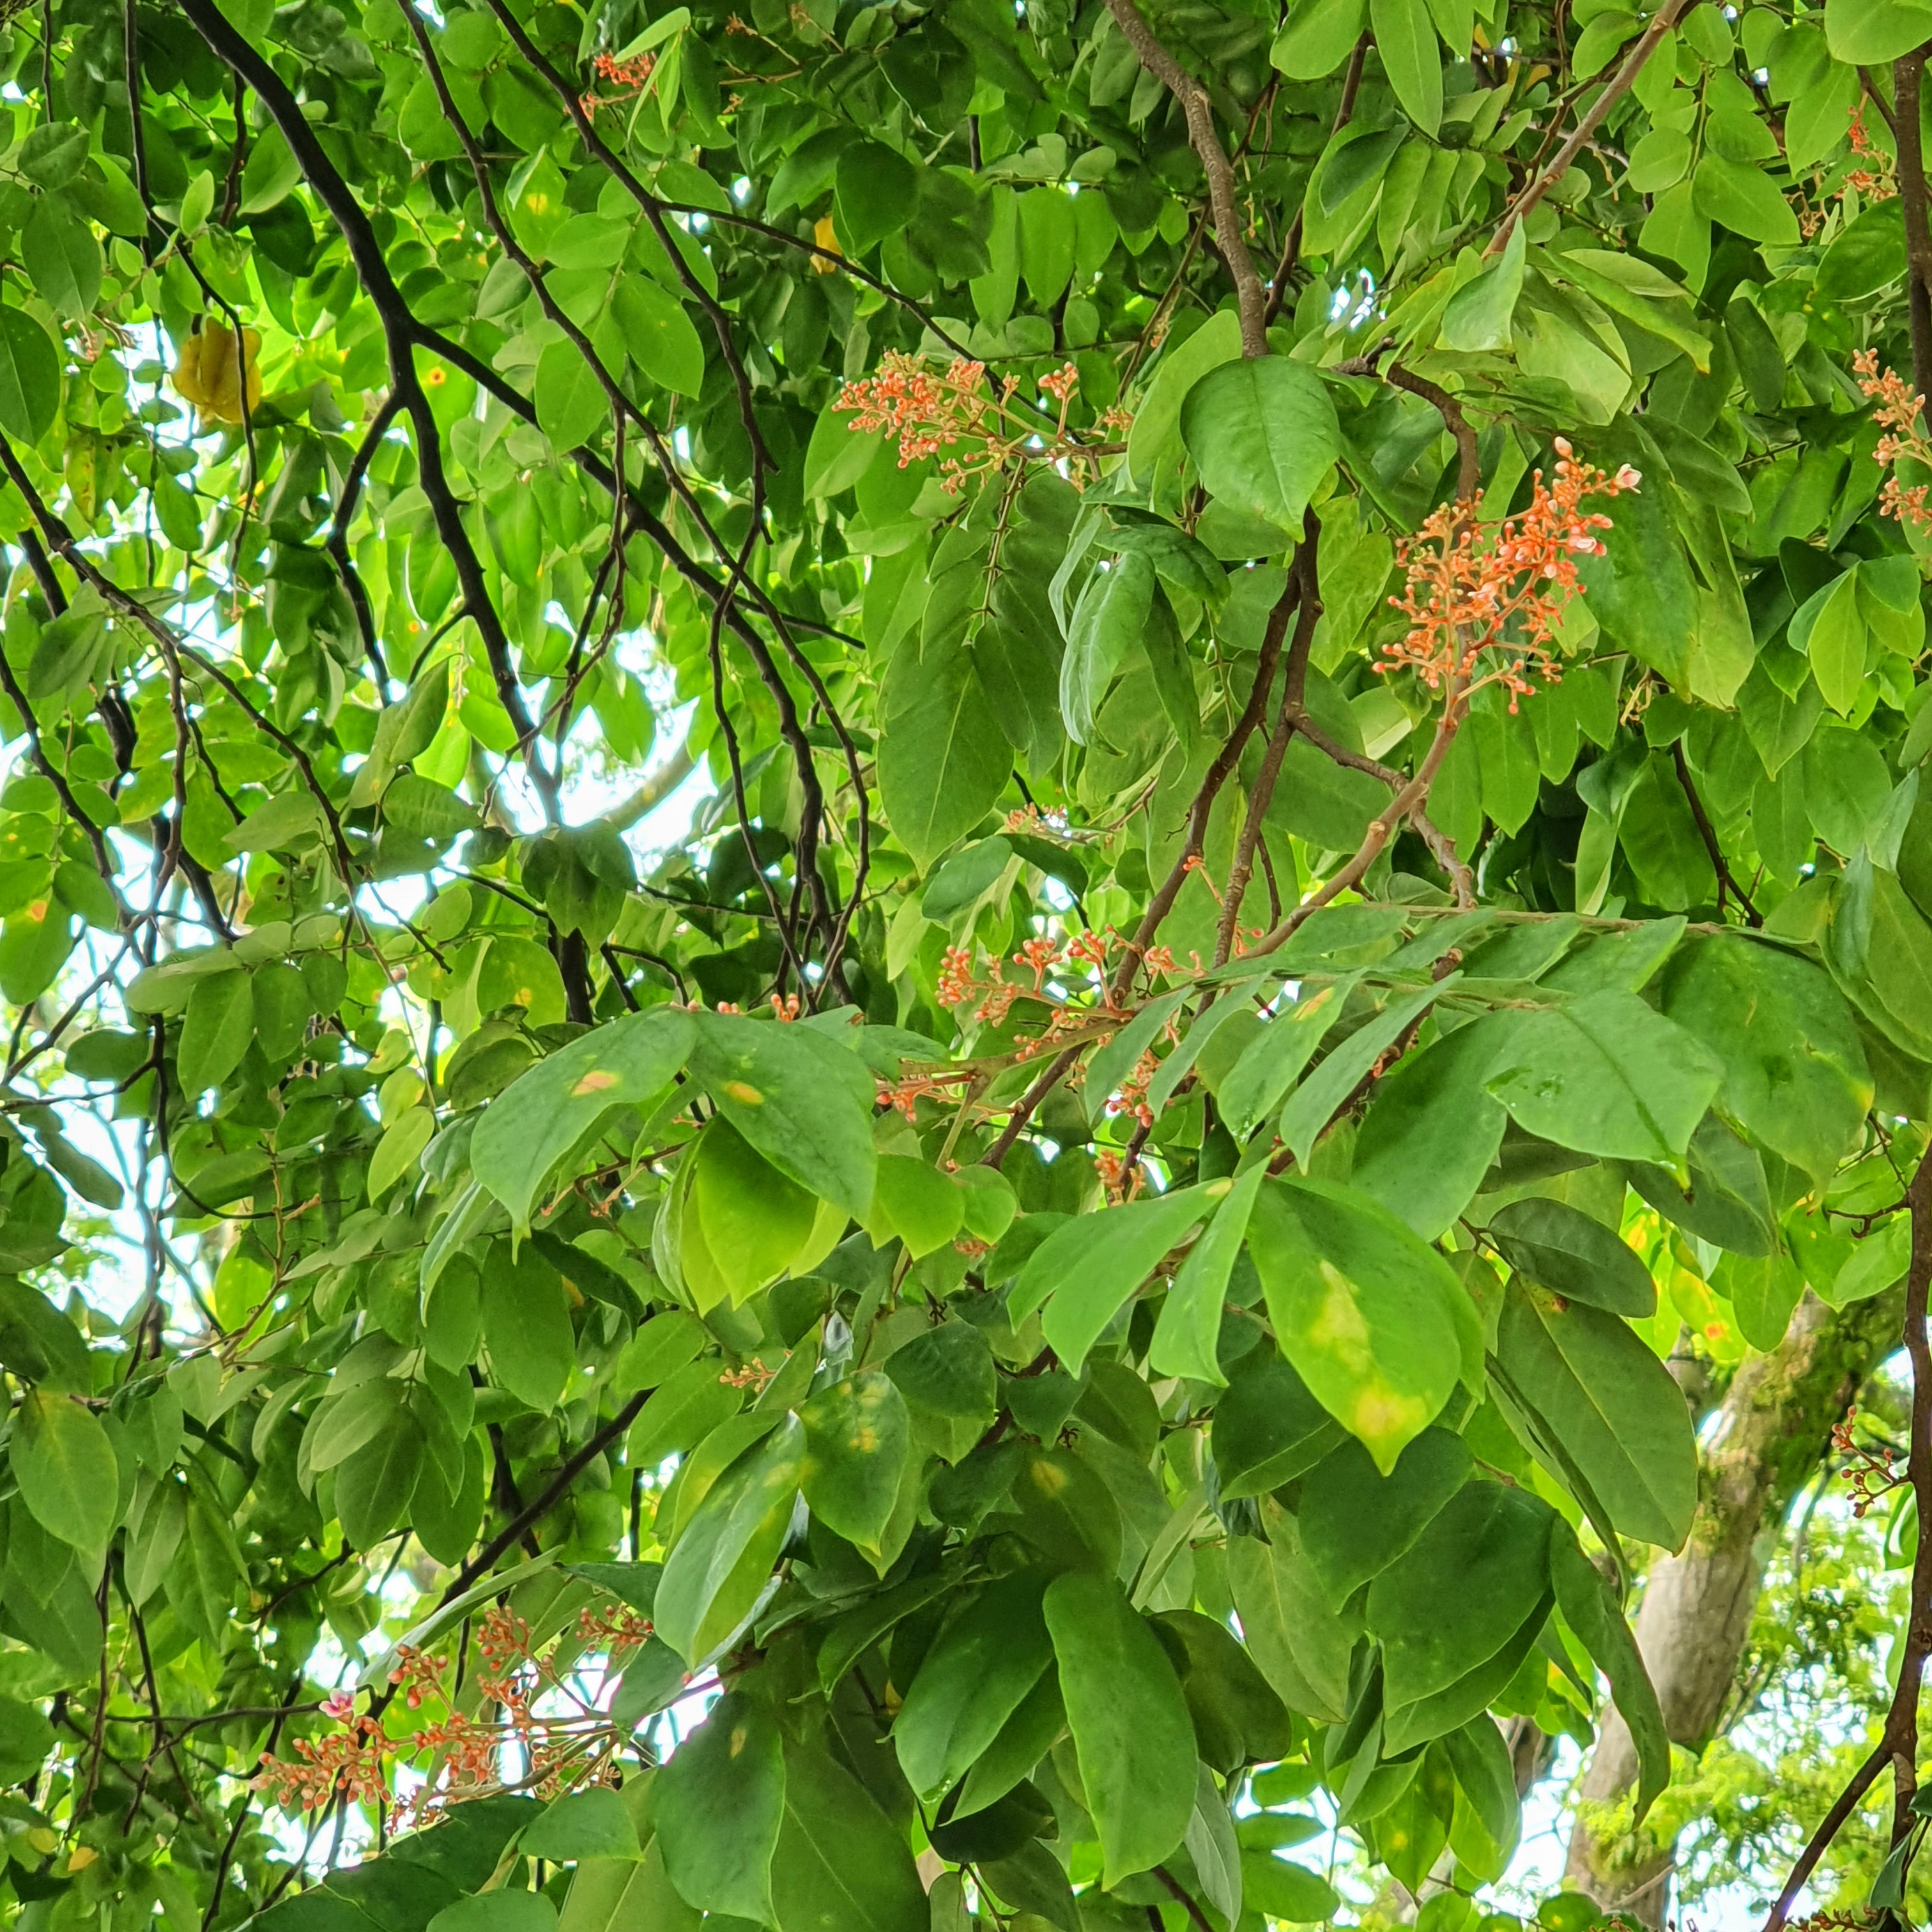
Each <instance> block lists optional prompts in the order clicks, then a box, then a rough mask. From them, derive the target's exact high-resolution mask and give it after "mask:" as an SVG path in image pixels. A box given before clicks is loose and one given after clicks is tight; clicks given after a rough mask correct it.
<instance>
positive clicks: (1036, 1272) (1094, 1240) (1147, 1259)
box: [1007, 1184, 1226, 1375]
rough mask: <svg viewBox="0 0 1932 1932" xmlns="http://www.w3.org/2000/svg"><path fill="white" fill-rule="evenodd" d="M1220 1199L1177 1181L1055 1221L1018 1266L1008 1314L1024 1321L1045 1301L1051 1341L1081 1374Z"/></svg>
mask: <svg viewBox="0 0 1932 1932" xmlns="http://www.w3.org/2000/svg"><path fill="white" fill-rule="evenodd" d="M1221 1189H1222V1192H1223V1193H1225V1192H1226V1184H1221ZM1216 1198H1217V1196H1216V1195H1215V1193H1214V1192H1212V1191H1211V1188H1193V1187H1190V1188H1179V1189H1177V1190H1175V1192H1174V1193H1172V1194H1163V1195H1159V1196H1155V1197H1154V1198H1152V1199H1148V1200H1143V1201H1131V1202H1128V1203H1127V1205H1125V1206H1124V1207H1119V1208H1103V1209H1102V1210H1101V1211H1100V1213H1098V1214H1092V1215H1082V1216H1079V1217H1077V1218H1076V1219H1075V1220H1072V1221H1070V1222H1069V1223H1067V1225H1066V1226H1064V1227H1062V1228H1056V1229H1055V1230H1054V1231H1053V1232H1052V1234H1050V1235H1048V1237H1047V1238H1046V1240H1045V1241H1043V1242H1041V1244H1040V1246H1039V1247H1037V1248H1036V1249H1034V1251H1033V1253H1031V1255H1030V1256H1028V1258H1027V1262H1026V1265H1025V1267H1024V1268H1022V1269H1021V1270H1020V1274H1019V1280H1017V1281H1016V1283H1014V1284H1013V1290H1012V1292H1011V1294H1010V1295H1009V1296H1008V1298H1007V1312H1008V1315H1009V1317H1010V1319H1011V1320H1013V1322H1016V1323H1017V1322H1023V1321H1025V1319H1026V1318H1027V1316H1029V1315H1031V1314H1032V1313H1034V1310H1037V1309H1040V1308H1042V1307H1044V1310H1045V1313H1043V1315H1042V1316H1041V1319H1040V1327H1041V1328H1042V1331H1043V1332H1044V1334H1046V1339H1047V1341H1048V1343H1049V1344H1050V1345H1051V1346H1052V1349H1053V1350H1054V1352H1055V1354H1056V1355H1058V1357H1059V1358H1060V1361H1061V1366H1062V1367H1064V1368H1066V1369H1067V1370H1068V1371H1069V1373H1072V1374H1075V1375H1077V1374H1079V1372H1080V1366H1081V1364H1082V1363H1083V1362H1085V1361H1086V1359H1087V1352H1088V1349H1091V1348H1092V1347H1093V1346H1094V1343H1096V1342H1097V1340H1099V1339H1100V1335H1101V1334H1102V1332H1103V1331H1104V1330H1105V1329H1106V1326H1107V1324H1108V1323H1109V1322H1111V1321H1112V1319H1114V1317H1115V1316H1116V1315H1117V1314H1118V1313H1119V1312H1120V1310H1121V1308H1122V1307H1124V1305H1125V1304H1126V1303H1127V1301H1129V1300H1130V1298H1132V1297H1133V1295H1134V1293H1135V1292H1136V1290H1137V1289H1139V1286H1140V1285H1141V1283H1142V1282H1144V1281H1145V1280H1146V1279H1147V1278H1148V1275H1150V1274H1151V1273H1152V1272H1153V1271H1154V1266H1155V1264H1156V1263H1157V1262H1159V1261H1160V1259H1161V1257H1162V1256H1163V1255H1165V1254H1166V1253H1167V1251H1168V1250H1169V1249H1170V1248H1171V1247H1173V1246H1174V1245H1175V1243H1176V1242H1177V1241H1179V1240H1180V1239H1181V1237H1182V1236H1183V1235H1185V1234H1186V1233H1187V1231H1188V1230H1189V1229H1190V1228H1192V1227H1193V1226H1195V1224H1196V1223H1197V1222H1199V1221H1200V1220H1202V1217H1204V1216H1205V1215H1206V1214H1208V1213H1209V1211H1211V1209H1212V1208H1213V1207H1214V1202H1215V1199H1216Z"/></svg>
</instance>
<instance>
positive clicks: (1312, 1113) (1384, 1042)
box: [1280, 973, 1461, 1167]
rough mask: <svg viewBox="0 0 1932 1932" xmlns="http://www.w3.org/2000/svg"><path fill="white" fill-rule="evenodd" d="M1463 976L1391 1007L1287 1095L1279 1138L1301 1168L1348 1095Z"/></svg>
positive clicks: (1426, 988) (1453, 977)
mask: <svg viewBox="0 0 1932 1932" xmlns="http://www.w3.org/2000/svg"><path fill="white" fill-rule="evenodd" d="M1460 977H1461V976H1460V974H1455V973H1451V974H1449V975H1448V977H1446V978H1444V979H1442V980H1437V981H1436V982H1435V983H1433V984H1432V985H1430V986H1425V987H1424V988H1423V989H1422V990H1421V992H1416V993H1411V994H1409V995H1408V996H1407V997H1406V998H1403V999H1399V1000H1397V1001H1393V1002H1391V1004H1389V1005H1388V1006H1387V1007H1384V1008H1383V1010H1382V1011H1381V1012H1380V1013H1377V1014H1376V1015H1375V1016H1373V1018H1372V1019H1369V1020H1367V1022H1364V1024H1363V1025H1361V1026H1359V1027H1358V1028H1356V1029H1355V1031H1354V1032H1353V1033H1352V1034H1350V1035H1349V1037H1348V1038H1347V1039H1346V1040H1343V1041H1342V1042H1341V1043H1340V1045H1338V1046H1336V1047H1335V1048H1334V1049H1333V1050H1332V1051H1331V1052H1330V1053H1329V1055H1328V1057H1327V1058H1326V1059H1325V1060H1324V1061H1322V1064H1321V1065H1320V1066H1319V1067H1316V1070H1315V1071H1314V1072H1313V1073H1311V1074H1310V1075H1309V1076H1308V1077H1307V1079H1305V1080H1304V1081H1303V1082H1302V1083H1301V1085H1300V1086H1299V1087H1298V1088H1296V1089H1295V1091H1294V1092H1293V1093H1292V1094H1290V1095H1289V1100H1288V1104H1287V1105H1286V1106H1285V1107H1283V1109H1282V1110H1281V1123H1280V1133H1281V1138H1282V1140H1283V1142H1284V1144H1285V1145H1286V1146H1287V1148H1288V1149H1289V1151H1290V1152H1291V1153H1292V1154H1293V1155H1294V1156H1295V1163H1296V1165H1297V1166H1301V1167H1306V1166H1307V1165H1308V1157H1309V1154H1310V1151H1312V1150H1313V1147H1314V1145H1315V1143H1316V1141H1317V1140H1318V1139H1320V1138H1321V1136H1322V1133H1324V1132H1325V1130H1326V1129H1327V1127H1328V1124H1329V1122H1330V1121H1332V1120H1333V1119H1334V1118H1335V1115H1336V1113H1337V1111H1338V1110H1339V1109H1340V1108H1341V1106H1343V1103H1344V1102H1346V1100H1347V1099H1348V1097H1349V1095H1350V1094H1352V1093H1354V1092H1355V1089H1356V1088H1358V1087H1359V1086H1360V1085H1361V1083H1362V1082H1364V1080H1365V1079H1367V1078H1368V1076H1369V1074H1370V1072H1371V1071H1372V1070H1373V1068H1374V1067H1375V1066H1376V1064H1377V1063H1378V1062H1379V1061H1380V1060H1381V1058H1382V1055H1384V1054H1385V1053H1386V1052H1388V1049H1390V1048H1391V1047H1392V1046H1394V1045H1395V1044H1396V1043H1397V1041H1398V1040H1400V1039H1401V1038H1402V1037H1403V1035H1404V1034H1406V1033H1407V1032H1408V1031H1409V1028H1411V1027H1412V1025H1414V1024H1415V1022H1417V1021H1418V1020H1419V1019H1421V1017H1422V1016H1423V1015H1424V1013H1427V1011H1428V1010H1429V1009H1430V1007H1432V1006H1433V1005H1434V1004H1435V1003H1436V1001H1437V999H1438V998H1440V997H1441V996H1442V995H1443V994H1445V993H1446V992H1450V991H1451V990H1452V989H1454V986H1455V985H1456V983H1457V980H1458V979H1459V978H1460Z"/></svg>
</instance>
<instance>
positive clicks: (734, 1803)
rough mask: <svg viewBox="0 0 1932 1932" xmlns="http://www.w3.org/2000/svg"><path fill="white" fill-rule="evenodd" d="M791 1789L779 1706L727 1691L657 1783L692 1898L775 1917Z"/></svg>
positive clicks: (665, 1832) (671, 1845) (660, 1810)
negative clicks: (777, 1864)
mask: <svg viewBox="0 0 1932 1932" xmlns="http://www.w3.org/2000/svg"><path fill="white" fill-rule="evenodd" d="M784 1790H785V1775H784V1755H783V1753H782V1751H781V1748H780V1744H779V1739H778V1725H777V1724H776V1722H775V1720H774V1719H773V1718H772V1713H771V1712H770V1711H769V1709H767V1708H766V1706H764V1705H763V1704H762V1703H760V1702H759V1701H758V1700H757V1699H756V1698H754V1697H748V1696H746V1695H745V1694H743V1693H742V1692H736V1691H733V1692H731V1693H730V1694H727V1695H726V1696H724V1697H721V1698H720V1699H719V1700H718V1702H717V1703H715V1704H713V1705H712V1707H711V1709H709V1711H708V1712H706V1714H705V1718H704V1722H703V1724H700V1725H699V1726H698V1727H697V1730H694V1731H693V1732H692V1733H691V1734H690V1736H688V1737H686V1738H685V1739H683V1740H682V1742H680V1743H679V1745H678V1748H677V1749H676V1751H673V1753H672V1754H671V1757H670V1763H668V1764H667V1765H666V1766H664V1769H663V1770H662V1771H661V1772H659V1773H658V1776H657V1778H656V1781H655V1784H654V1785H653V1787H652V1793H651V1806H652V1817H653V1818H654V1819H655V1823H656V1825H657V1830H658V1842H659V1843H661V1846H663V1857H664V1869H665V1870H666V1872H667V1873H668V1874H669V1876H670V1882H671V1883H672V1884H673V1885H675V1886H676V1888H677V1891H678V1892H679V1895H680V1896H681V1897H682V1898H683V1899H684V1900H685V1903H687V1904H689V1905H692V1906H697V1907H698V1908H700V1909H702V1910H703V1911H706V1912H722V1913H725V1914H727V1915H729V1916H730V1917H733V1918H749V1919H752V1920H754V1921H757V1922H759V1923H760V1924H763V1923H767V1922H769V1919H770V1918H771V1909H772V1855H773V1853H774V1852H775V1851H776V1850H777V1849H778V1830H779V1827H780V1826H781V1823H783V1820H784Z"/></svg>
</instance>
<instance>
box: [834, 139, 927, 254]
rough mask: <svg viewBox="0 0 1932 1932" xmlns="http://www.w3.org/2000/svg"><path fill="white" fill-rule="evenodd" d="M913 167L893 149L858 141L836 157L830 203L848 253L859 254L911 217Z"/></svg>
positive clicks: (914, 183)
mask: <svg viewBox="0 0 1932 1932" xmlns="http://www.w3.org/2000/svg"><path fill="white" fill-rule="evenodd" d="M918 191H919V170H918V169H916V168H915V167H914V166H913V164H912V163H911V162H910V161H909V160H907V159H906V157H904V155H903V154H901V153H900V152H899V151H898V150H897V149H896V148H889V147H887V146H886V145H885V144H884V143H883V142H880V141H859V142H856V143H854V144H853V145H852V146H851V147H849V148H847V149H846V150H845V151H844V153H843V154H841V155H840V156H839V157H838V173H837V189H836V193H835V196H834V198H833V201H832V211H833V219H834V220H835V222H836V223H838V239H839V240H840V241H841V242H843V243H844V248H845V252H846V253H847V254H848V255H863V254H865V253H866V252H867V251H868V250H870V249H872V248H876V247H877V245H878V244H879V243H880V242H883V240H884V239H886V236H889V235H896V234H897V233H898V231H899V230H900V229H901V228H903V227H904V226H905V225H906V223H907V221H908V220H910V219H911V217H912V213H913V208H914V206H915V205H916V202H917V199H918Z"/></svg>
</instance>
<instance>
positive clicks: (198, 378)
mask: <svg viewBox="0 0 1932 1932" xmlns="http://www.w3.org/2000/svg"><path fill="white" fill-rule="evenodd" d="M261 349H262V338H261V336H260V333H259V332H257V331H256V330H254V329H244V330H242V353H241V354H240V356H237V355H236V351H235V335H234V332H233V330H232V329H229V328H228V327H227V326H226V324H224V323H219V322H209V323H203V324H202V327H201V329H199V332H197V333H196V334H195V335H190V337H189V338H188V339H187V341H185V342H184V343H183V344H181V360H180V361H179V362H177V363H176V364H175V374H174V385H175V392H176V394H178V395H179V396H180V397H181V399H182V400H183V401H184V402H190V403H192V404H193V405H194V406H195V408H196V411H197V412H198V413H199V415H200V417H201V426H202V428H203V429H206V428H208V426H209V425H211V424H213V423H217V422H226V423H239V422H242V420H243V416H244V411H243V409H242V394H243V390H242V385H243V384H244V383H246V384H247V386H248V389H247V394H248V412H249V413H252V412H253V411H254V409H255V407H256V406H257V404H259V403H260V401H261V400H262V372H261V371H260V370H259V369H258V368H257V367H256V366H255V359H256V357H257V356H259V355H260V353H261Z"/></svg>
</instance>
